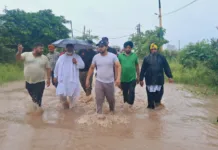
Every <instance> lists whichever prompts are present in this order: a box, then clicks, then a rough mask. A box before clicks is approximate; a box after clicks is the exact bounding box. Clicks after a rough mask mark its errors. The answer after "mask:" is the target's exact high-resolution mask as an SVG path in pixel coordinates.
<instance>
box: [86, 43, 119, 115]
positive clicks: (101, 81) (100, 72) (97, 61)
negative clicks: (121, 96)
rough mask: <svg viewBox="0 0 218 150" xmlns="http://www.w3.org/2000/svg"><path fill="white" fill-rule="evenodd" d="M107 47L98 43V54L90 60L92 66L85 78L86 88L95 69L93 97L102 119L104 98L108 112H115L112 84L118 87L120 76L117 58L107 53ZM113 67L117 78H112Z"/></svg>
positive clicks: (105, 44)
mask: <svg viewBox="0 0 218 150" xmlns="http://www.w3.org/2000/svg"><path fill="white" fill-rule="evenodd" d="M107 49H108V46H107V43H106V42H105V41H100V42H99V54H97V55H95V56H94V58H93V60H92V65H91V67H90V69H89V72H88V75H87V78H86V87H87V88H89V86H90V81H89V79H90V77H91V75H92V74H93V71H94V69H95V68H96V67H97V68H98V69H97V77H96V82H95V96H96V105H97V113H98V114H100V116H99V118H100V119H103V118H104V115H102V106H103V103H104V99H105V97H106V99H107V101H108V103H109V107H110V111H111V112H112V113H113V112H114V110H115V88H114V82H115V84H116V85H117V86H120V74H121V66H120V63H119V60H118V58H117V56H116V55H115V54H113V53H109V52H108V51H107ZM114 66H115V72H116V74H117V78H116V81H115V78H114Z"/></svg>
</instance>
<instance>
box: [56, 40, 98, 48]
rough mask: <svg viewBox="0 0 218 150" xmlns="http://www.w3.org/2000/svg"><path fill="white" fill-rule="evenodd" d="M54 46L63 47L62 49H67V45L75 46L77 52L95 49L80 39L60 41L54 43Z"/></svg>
mask: <svg viewBox="0 0 218 150" xmlns="http://www.w3.org/2000/svg"><path fill="white" fill-rule="evenodd" d="M52 44H53V45H54V46H56V47H62V48H65V47H66V45H67V44H73V45H74V49H76V50H80V49H89V48H94V47H93V46H92V45H91V44H89V43H88V42H86V41H83V40H78V39H60V40H57V41H55V42H53V43H52Z"/></svg>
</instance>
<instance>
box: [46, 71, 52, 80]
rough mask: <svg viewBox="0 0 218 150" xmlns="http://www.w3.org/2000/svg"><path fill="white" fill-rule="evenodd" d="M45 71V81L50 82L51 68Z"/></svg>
mask: <svg viewBox="0 0 218 150" xmlns="http://www.w3.org/2000/svg"><path fill="white" fill-rule="evenodd" d="M46 71H47V80H50V77H51V68H46Z"/></svg>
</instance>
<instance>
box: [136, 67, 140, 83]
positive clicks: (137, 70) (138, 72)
mask: <svg viewBox="0 0 218 150" xmlns="http://www.w3.org/2000/svg"><path fill="white" fill-rule="evenodd" d="M136 73H137V82H139V78H140V69H139V64H136Z"/></svg>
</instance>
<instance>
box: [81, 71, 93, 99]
mask: <svg viewBox="0 0 218 150" xmlns="http://www.w3.org/2000/svg"><path fill="white" fill-rule="evenodd" d="M87 74H88V71H83V72H80V73H79V78H80V83H81V86H82V88H83V90H84V91H85V92H86V96H89V95H91V94H92V80H93V74H92V75H91V77H90V79H89V82H90V86H89V88H86V78H87Z"/></svg>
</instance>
